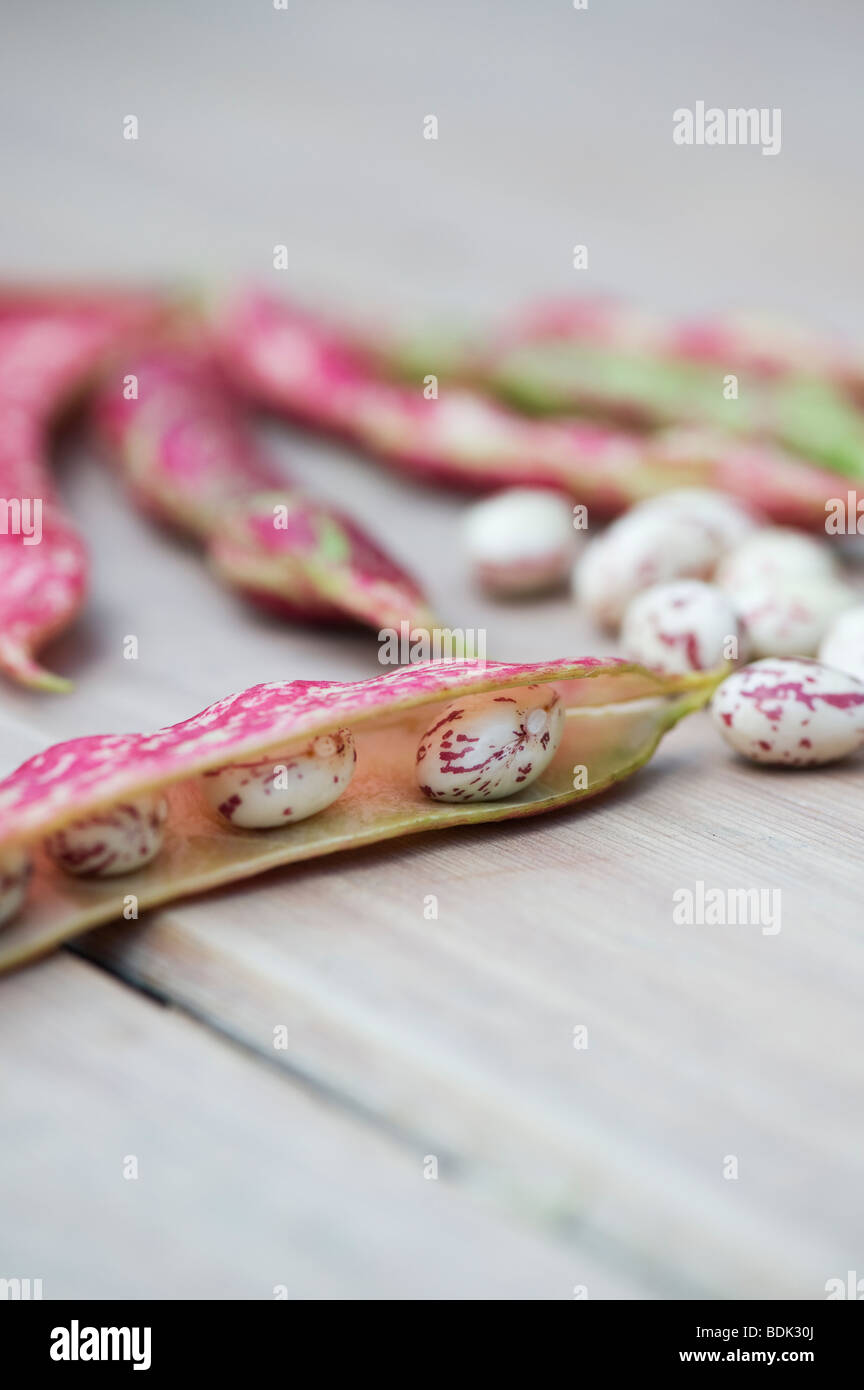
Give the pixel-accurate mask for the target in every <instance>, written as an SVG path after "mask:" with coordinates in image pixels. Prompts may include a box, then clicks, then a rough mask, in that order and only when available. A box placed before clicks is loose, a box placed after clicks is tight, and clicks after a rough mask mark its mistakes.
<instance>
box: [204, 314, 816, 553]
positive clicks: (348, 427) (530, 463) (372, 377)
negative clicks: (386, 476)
mask: <svg viewBox="0 0 864 1390" xmlns="http://www.w3.org/2000/svg"><path fill="white" fill-rule="evenodd" d="M216 331H217V335H218V339H219V343H220V348H221V353H222V358H223V361H224V363H225V366H226V369H227V371H228V373H229V375H230V376H231V378H232V379H233V380H234V381H235V382H236V383H237V385H238V386H239V387H240V389H241V390H242V391H244V392H245V393H246V394H247V395H248V396H249V397H250V398H251V399H252V400H254V401H256V402H257V403H258V404H259V405H262V406H265V407H267V408H268V409H271V410H274V411H277V412H279V413H280V414H282V415H285V416H287V417H288V418H290V419H292V420H295V421H298V422H299V423H301V424H304V425H307V426H310V427H313V428H315V429H320V430H326V431H329V432H333V433H335V434H338V435H341V436H343V437H345V438H347V439H349V440H351V441H352V442H353V443H354V444H356V445H357V446H359V447H360V448H361V449H363V450H364V451H366V452H367V453H369V454H371V455H374V456H375V457H377V458H380V459H382V460H384V461H385V462H387V463H389V464H391V465H392V466H394V467H397V468H399V469H400V471H402V472H404V473H407V474H409V475H411V476H413V477H418V478H421V479H424V480H427V481H432V482H434V481H441V482H446V483H449V484H452V485H454V486H457V487H462V488H472V489H477V490H487V491H488V490H489V489H491V488H499V487H509V486H513V485H517V484H524V485H527V486H533V487H537V486H541V487H550V488H553V487H554V488H557V489H558V490H560V491H564V492H567V493H569V494H570V495H571V496H573V497H574V498H576V499H577V500H578V501H579V502H580V503H583V504H585V505H587V506H589V507H591V508H594V509H596V511H597V512H598V513H600V514H605V515H615V514H616V513H617V512H620V511H624V510H626V508H627V507H629V506H631V505H632V503H633V502H636V501H638V500H640V499H641V498H643V497H646V496H651V495H654V494H655V493H659V492H666V491H668V490H670V489H672V488H676V487H681V486H702V487H711V488H719V489H720V490H722V491H725V492H730V493H732V494H733V495H735V496H737V497H739V498H742V499H743V500H745V501H746V502H748V503H752V504H753V505H756V506H758V508H759V509H760V510H761V511H763V512H764V513H765V514H766V515H767V516H769V517H772V518H774V519H776V520H782V521H785V522H788V523H791V524H795V525H801V526H813V527H816V526H819V527H823V526H824V523H825V502H826V500H827V499H828V498H829V497H832V496H833V495H834V494H835V493H836V490H837V481H836V478H835V477H834V476H833V475H832V474H830V473H828V472H826V471H824V470H822V469H820V468H817V467H816V466H815V465H812V464H809V463H807V462H805V461H803V460H800V459H797V458H795V457H794V456H792V455H790V454H788V453H786V452H785V451H784V450H783V449H781V448H779V447H776V446H774V445H771V444H765V443H760V442H752V441H750V440H746V439H735V438H730V437H729V436H728V434H727V435H723V434H719V433H716V432H714V433H712V432H711V431H708V430H704V429H703V430H699V431H692V430H691V431H689V432H687V433H686V434H685V433H682V432H681V431H680V430H671V431H661V432H659V433H657V434H655V435H651V436H645V435H642V434H639V433H636V432H634V431H632V430H626V429H621V428H610V427H609V426H608V425H604V424H598V423H594V422H592V421H588V420H584V421H580V420H542V419H532V418H529V417H528V416H526V415H523V414H520V413H518V412H516V411H513V410H509V409H507V408H506V407H504V406H502V405H500V404H496V403H495V402H494V401H493V400H492V399H490V398H489V397H487V396H486V395H484V394H483V393H482V392H480V391H478V390H475V389H471V388H470V387H459V386H455V385H454V386H446V387H445V389H444V390H443V391H442V392H441V395H440V397H438V398H432V399H426V397H425V395H424V393H423V390H422V388H421V387H420V386H418V387H417V388H416V389H415V388H410V387H407V386H405V385H399V384H397V383H394V382H393V381H388V380H387V379H386V377H385V375H384V372H383V367H382V363H381V360H380V358H378V357H376V354H375V353H374V352H373V351H372V350H371V349H370V348H368V347H365V346H363V345H358V344H357V343H356V342H355V341H354V340H353V339H352V338H351V337H350V336H349V335H347V334H346V333H343V332H339V331H338V330H336V329H333V328H331V327H329V326H328V325H327V324H324V323H322V322H320V321H319V320H318V319H316V318H315V317H314V316H312V315H311V314H310V313H308V312H307V311H305V310H301V309H297V308H295V307H294V306H292V305H290V304H288V303H285V302H283V301H280V300H276V299H272V298H270V297H268V296H266V295H263V294H255V293H251V294H247V295H246V296H244V297H241V298H240V299H238V300H236V301H234V303H233V304H231V305H229V306H228V307H227V309H226V310H225V311H224V313H223V315H222V317H221V319H219V320H218V321H217V325H216ZM445 369H446V364H445ZM423 371H426V372H435V371H436V362H435V360H434V359H433V360H431V361H429V362H427V363H426V365H425V368H418V371H417V379H418V381H422V379H423V376H422V373H423Z"/></svg>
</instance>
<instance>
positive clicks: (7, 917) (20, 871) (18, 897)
mask: <svg viewBox="0 0 864 1390" xmlns="http://www.w3.org/2000/svg"><path fill="white" fill-rule="evenodd" d="M32 871H33V866H32V864H31V862H30V856H29V854H28V853H27V851H26V850H23V849H21V848H20V847H19V846H18V845H15V846H13V847H12V848H11V849H4V850H3V852H2V854H0V927H4V926H5V925H6V923H7V922H11V921H12V919H13V917H17V915H18V913H19V912H20V910H21V908H22V907H23V905H24V899H25V898H26V896H27V885H28V883H29V882H30V875H31V873H32Z"/></svg>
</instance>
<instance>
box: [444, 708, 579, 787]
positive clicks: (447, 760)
mask: <svg viewBox="0 0 864 1390" xmlns="http://www.w3.org/2000/svg"><path fill="white" fill-rule="evenodd" d="M563 732H564V706H563V705H562V703H561V698H560V696H559V695H558V692H557V691H556V690H554V689H553V688H552V687H551V686H546V687H544V686H538V685H528V686H526V687H525V689H524V690H508V691H501V692H500V693H498V694H495V695H468V696H466V697H465V698H464V699H462V700H455V701H454V702H453V704H451V705H448V706H447V708H446V710H444V712H443V714H441V715H440V716H439V717H438V718H437V719H436V720H435V722H434V723H433V724H430V726H429V728H428V729H427V730H426V732H425V733H424V735H423V737H422V738H421V740H420V744H419V747H418V749H417V782H418V785H419V787H420V790H421V791H422V792H423V793H424V795H426V796H428V797H430V798H431V799H432V800H433V801H454V802H455V801H460V802H466V801H499V800H500V799H501V798H502V797H505V796H512V795H513V793H514V792H518V791H519V790H520V788H523V787H530V785H531V783H532V782H536V780H537V778H538V777H539V776H540V775H541V774H542V773H543V772H545V770H546V768H547V767H548V766H549V764H550V762H551V761H552V759H553V757H554V756H555V754H556V753H557V751H558V746H559V744H560V742H561V735H562V734H563Z"/></svg>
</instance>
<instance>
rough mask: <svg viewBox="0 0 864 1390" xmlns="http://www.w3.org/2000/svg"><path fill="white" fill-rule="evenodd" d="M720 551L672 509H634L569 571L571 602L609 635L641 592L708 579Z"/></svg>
mask: <svg viewBox="0 0 864 1390" xmlns="http://www.w3.org/2000/svg"><path fill="white" fill-rule="evenodd" d="M720 549H721V547H720V543H719V542H718V539H717V537H716V536H715V535H714V534H712V532H711V531H710V530H709V529H708V528H706V527H705V525H704V524H703V523H701V522H699V521H695V520H693V519H692V518H689V517H686V516H684V515H679V514H677V513H676V512H675V510H674V509H672V510H669V511H663V510H652V509H645V510H643V509H642V508H640V507H636V508H634V510H633V511H632V512H627V513H626V514H625V515H624V516H622V517H619V518H618V520H617V521H614V522H613V523H612V525H611V526H609V527H608V528H607V529H606V531H604V532H603V534H602V535H601V536H598V537H597V538H596V539H595V540H592V541H591V542H590V544H589V545H587V546H586V548H585V550H584V552H583V554H582V556H581V558H580V559H579V561H578V562H577V565H576V569H575V572H574V582H575V588H576V597H577V600H578V602H579V604H580V605H581V607H582V608H584V609H585V611H586V612H587V613H588V615H589V616H590V617H591V618H592V619H593V620H594V622H596V623H597V624H598V625H599V626H600V627H605V628H610V629H613V630H614V629H615V628H617V627H618V626H619V624H620V622H621V619H622V618H623V616H624V613H625V611H626V609H627V606H628V604H630V602H631V601H632V600H633V599H634V598H635V597H636V595H637V594H639V593H641V592H642V591H643V589H649V588H651V587H652V586H653V585H655V584H663V583H666V582H667V581H669V580H672V579H685V578H688V579H709V578H710V577H711V575H712V574H713V572H714V569H715V567H716V564H717V561H718V559H719V555H720Z"/></svg>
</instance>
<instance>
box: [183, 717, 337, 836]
mask: <svg viewBox="0 0 864 1390" xmlns="http://www.w3.org/2000/svg"><path fill="white" fill-rule="evenodd" d="M356 762H357V749H356V747H355V744H354V739H353V737H352V734H351V731H350V730H349V729H336V730H334V732H333V733H332V734H319V736H318V737H317V738H313V739H310V740H309V741H308V742H304V743H301V744H299V745H294V746H291V745H289V746H288V747H287V748H284V749H279V750H277V752H276V753H274V754H273V755H272V756H271V757H269V758H265V759H264V760H263V761H262V762H254V763H229V764H228V765H227V766H226V767H218V768H213V769H212V770H211V771H210V772H205V774H204V776H203V778H202V780H201V787H202V790H203V792H204V795H205V796H206V797H207V800H208V801H209V802H210V805H211V806H213V807H214V808H215V809H216V810H217V811H218V812H219V814H220V815H221V816H223V817H224V818H225V820H227V821H229V822H230V823H231V825H237V826H240V827H242V828H243V829H246V830H269V829H272V828H273V827H274V826H277V825H289V824H290V823H291V822H293V821H299V820H306V819H307V817H309V816H316V815H317V814H318V812H319V811H323V810H324V809H325V808H326V807H327V806H332V804H333V802H334V801H336V800H337V799H338V798H339V797H340V796H341V795H342V793H343V792H344V790H345V788H346V787H347V786H348V783H349V782H350V781H351V778H352V777H353V776H354V768H355V765H356Z"/></svg>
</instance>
